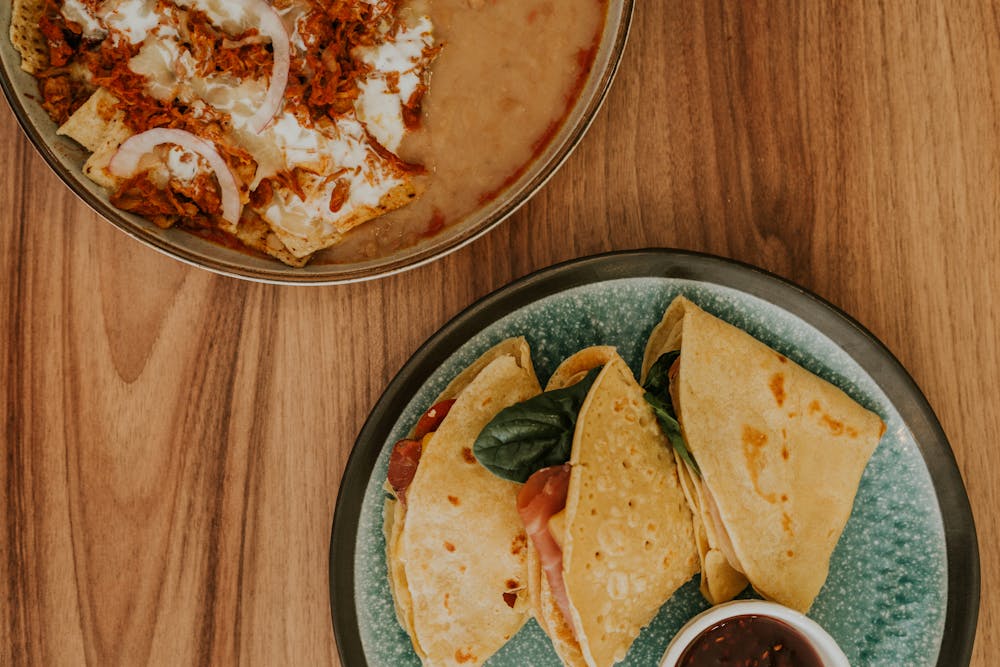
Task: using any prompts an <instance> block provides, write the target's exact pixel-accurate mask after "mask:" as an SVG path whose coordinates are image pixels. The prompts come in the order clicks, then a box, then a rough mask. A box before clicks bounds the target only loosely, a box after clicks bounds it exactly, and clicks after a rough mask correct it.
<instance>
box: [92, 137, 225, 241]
mask: <svg viewBox="0 0 1000 667" xmlns="http://www.w3.org/2000/svg"><path fill="white" fill-rule="evenodd" d="M161 144H176V145H178V146H180V147H181V148H183V149H185V150H188V151H190V152H192V153H197V154H198V155H200V156H201V157H203V158H204V159H205V161H206V162H208V165H209V166H210V167H211V168H212V171H213V172H215V178H216V180H218V181H219V190H220V194H221V197H222V217H223V218H224V219H225V220H226V221H228V222H231V223H233V224H236V223H237V222H239V219H240V213H242V211H243V205H242V203H241V202H240V187H239V185H238V184H237V181H236V177H235V176H234V175H233V172H232V171H231V170H230V169H229V165H228V164H226V161H225V160H223V159H222V156H221V155H219V152H218V151H217V150H216V149H215V146H214V145H213V144H212V143H211V142H209V141H205V140H204V139H201V138H199V137H196V136H195V135H193V134H191V133H190V132H187V131H185V130H174V129H170V128H165V127H158V128H155V129H152V130H148V131H146V132H140V133H139V134H136V135H133V136H131V137H129V138H128V139H126V140H125V141H124V142H122V145H121V146H119V147H118V151H117V152H116V153H115V154H114V156H113V157H112V158H111V162H109V163H108V171H110V172H111V173H112V174H113V175H114V176H118V177H120V178H128V177H130V176H132V175H134V174H135V172H136V170H137V169H138V168H139V161H140V160H141V159H142V157H143V156H144V155H147V154H148V153H150V152H152V150H153V149H154V148H156V147H157V146H159V145H161Z"/></svg>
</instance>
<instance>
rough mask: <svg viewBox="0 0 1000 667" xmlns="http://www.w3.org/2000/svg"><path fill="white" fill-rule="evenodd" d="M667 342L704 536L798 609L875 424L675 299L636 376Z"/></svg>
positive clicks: (764, 589) (849, 497)
mask: <svg viewBox="0 0 1000 667" xmlns="http://www.w3.org/2000/svg"><path fill="white" fill-rule="evenodd" d="M670 345H679V348H680V351H681V356H680V370H679V373H678V378H677V383H678V384H677V397H678V400H677V401H676V402H675V406H674V407H675V409H676V411H677V415H678V421H679V423H680V425H681V430H682V432H683V434H684V438H685V441H686V443H687V447H688V449H689V450H690V452H691V454H692V456H693V457H694V460H695V462H696V463H697V464H698V467H699V469H700V470H701V476H700V477H697V475H691V479H690V481H691V483H692V485H693V486H694V487H695V488H696V489H697V491H698V493H699V495H700V499H701V508H700V512H699V510H697V509H696V510H695V511H696V512H699V513H700V515H701V517H702V518H703V520H704V523H705V529H706V531H707V532H708V534H709V541H711V535H712V533H713V532H714V533H715V538H716V540H717V542H718V551H719V552H720V553H721V554H723V555H724V556H725V558H726V560H727V561H728V562H729V564H730V566H731V567H732V569H733V570H736V571H738V572H743V573H744V574H745V575H746V577H747V579H749V581H750V583H751V585H753V587H754V588H755V589H756V590H757V591H758V592H759V593H760V594H761V595H763V596H764V597H766V598H768V599H771V600H774V601H776V602H779V603H781V604H784V605H786V606H789V607H792V608H794V609H798V610H800V611H807V610H808V609H809V607H810V606H811V605H812V602H813V600H814V599H815V597H816V595H817V594H818V593H819V591H820V589H821V588H822V586H823V583H824V582H825V581H826V577H827V573H828V570H829V564H830V556H831V554H832V553H833V550H834V548H835V547H836V545H837V542H838V540H839V539H840V535H841V533H842V532H843V529H844V526H845V525H846V523H847V519H848V518H849V516H850V514H851V508H852V507H853V504H854V496H855V494H856V493H857V489H858V484H859V483H860V480H861V475H862V473H863V472H864V469H865V466H866V465H867V463H868V459H869V458H870V457H871V454H872V452H873V451H874V450H875V447H876V446H877V444H878V441H879V439H880V438H881V436H882V433H883V432H884V428H885V427H884V425H883V424H882V421H881V420H880V419H879V417H878V416H877V415H875V414H874V413H872V412H869V411H868V410H866V409H864V408H863V407H861V406H860V405H858V404H857V403H856V402H855V401H853V400H852V399H851V398H850V397H849V396H847V395H846V394H845V393H844V392H843V391H841V390H840V389H838V388H837V387H835V386H833V385H832V384H830V383H829V382H827V381H825V380H823V379H822V378H820V377H818V376H816V375H813V374H812V373H810V372H809V371H807V370H805V369H804V368H802V367H800V366H798V365H797V364H795V363H794V362H792V361H790V360H789V359H787V358H785V357H784V356H783V355H781V354H779V353H777V352H775V351H774V350H772V349H771V348H769V347H767V346H766V345H764V344H763V343H761V342H760V341H758V340H756V339H755V338H753V337H752V336H750V335H749V334H747V333H746V332H744V331H742V330H740V329H738V328H736V327H734V326H732V325H730V324H728V323H726V322H723V321H722V320H720V319H718V318H716V317H713V316H712V315H709V314H708V313H706V312H704V311H703V310H701V309H700V308H698V307H697V306H696V305H694V304H693V303H691V302H690V301H688V300H687V299H685V298H683V297H678V298H677V299H676V300H675V301H674V302H673V303H672V304H671V305H670V307H669V308H668V309H667V312H666V314H665V315H664V316H663V320H662V321H661V323H660V324H659V325H658V326H657V328H656V329H655V330H654V332H653V334H652V335H651V336H650V340H649V344H648V346H647V349H646V356H645V360H644V362H643V368H644V373H645V372H648V370H649V368H650V367H651V366H652V364H653V362H655V360H656V359H657V358H658V357H659V356H660V354H662V353H663V352H665V351H667V350H669V349H677V348H676V347H673V348H671V347H670ZM706 505H708V507H706ZM713 506H714V507H713ZM713 510H714V511H713ZM713 558H714V557H713ZM707 563H708V560H707V556H706V568H707ZM706 574H707V575H710V571H709V570H708V569H706ZM709 588H710V589H711V590H715V585H714V584H710V586H709ZM720 590H721V589H720ZM712 601H713V602H719V601H721V600H718V599H716V600H712Z"/></svg>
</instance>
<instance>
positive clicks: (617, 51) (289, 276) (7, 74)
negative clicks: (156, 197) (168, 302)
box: [0, 0, 635, 286]
mask: <svg viewBox="0 0 1000 667" xmlns="http://www.w3.org/2000/svg"><path fill="white" fill-rule="evenodd" d="M607 1H608V14H606V15H605V18H604V21H605V24H604V28H603V30H604V31H605V32H604V33H602V35H603V36H602V41H603V40H604V39H607V40H608V43H609V44H610V50H609V51H608V53H609V56H608V61H607V63H606V65H605V67H604V69H603V71H601V72H600V73H599V75H600V76H599V78H598V79H596V80H595V81H594V83H593V84H588V86H587V87H588V88H591V92H590V94H589V95H587V96H586V97H585V96H584V95H585V92H586V89H585V90H584V91H583V92H581V96H580V97H579V98H578V99H577V101H576V102H575V103H574V106H573V107H572V108H571V109H570V110H569V111H568V112H567V115H566V116H565V117H564V118H563V120H562V126H561V127H560V130H559V133H558V134H557V136H556V138H555V139H554V140H553V142H551V143H550V144H549V145H548V147H547V148H546V150H545V152H544V153H543V154H541V155H539V156H538V157H536V158H534V159H533V160H532V161H531V162H529V163H528V164H529V165H531V166H529V168H528V169H527V170H526V171H525V173H523V174H521V175H520V176H519V177H518V179H517V180H516V181H515V182H514V183H512V184H511V185H510V186H508V187H505V188H504V190H503V193H502V194H503V195H508V196H509V197H510V199H509V200H507V201H504V202H503V203H502V204H500V205H498V206H496V208H495V209H494V210H492V211H490V210H489V205H487V208H486V209H478V210H479V211H483V210H486V211H487V213H485V214H483V219H482V220H481V221H479V222H476V223H475V224H470V225H469V228H468V229H465V230H463V231H462V232H461V233H457V234H456V235H455V237H454V238H452V239H449V241H448V242H447V243H445V244H444V245H442V246H441V247H436V246H430V247H427V248H423V249H420V250H415V251H414V252H412V253H410V254H406V255H405V256H403V257H401V258H398V259H396V260H394V261H387V262H385V263H383V264H380V265H378V266H372V265H371V263H366V262H358V263H354V264H350V265H347V266H352V267H355V265H356V264H360V266H356V268H349V269H345V270H343V271H339V272H333V273H327V272H320V271H310V270H309V269H308V266H309V265H307V266H306V267H303V268H295V267H288V266H285V265H283V264H282V263H281V262H280V261H279V260H277V259H274V258H270V257H268V258H266V260H265V259H261V260H260V261H261V262H262V263H264V262H266V266H260V267H253V266H247V265H245V263H244V262H240V261H239V260H238V258H237V257H236V256H235V255H234V256H233V258H232V259H228V258H225V257H223V256H218V257H211V256H208V255H205V254H203V253H199V252H197V251H195V250H192V249H191V248H188V247H185V246H182V245H178V244H176V243H174V242H172V241H171V240H170V239H169V238H168V237H166V236H163V235H162V234H158V233H156V231H155V230H153V229H151V228H149V227H147V226H145V225H143V224H142V223H141V222H140V220H141V218H140V217H139V216H133V215H132V214H128V213H126V212H123V211H120V210H119V209H117V208H115V207H114V206H112V205H111V204H110V203H109V202H107V201H105V199H104V198H102V197H100V196H99V195H98V194H96V193H95V192H94V191H92V190H90V189H89V188H88V187H87V185H86V183H85V178H86V177H84V176H83V174H82V173H81V171H80V169H76V168H69V167H67V166H65V165H64V164H63V163H62V161H61V159H60V157H59V156H58V155H57V153H56V150H55V149H54V147H53V144H52V143H50V142H49V141H47V140H46V139H45V138H44V136H43V133H42V130H41V129H40V128H39V127H38V126H37V125H36V124H35V123H34V122H33V121H32V119H31V115H30V114H29V112H28V109H27V107H26V104H25V101H24V100H23V99H22V98H24V97H26V98H29V99H31V100H32V102H33V103H34V101H33V97H34V95H35V91H27V92H25V91H21V90H20V87H19V86H17V85H16V84H15V82H14V76H15V75H16V73H18V72H21V70H20V54H18V53H17V51H16V49H14V47H13V45H12V44H11V43H10V40H9V38H8V37H6V35H7V33H8V32H9V23H10V21H9V17H10V12H11V11H12V5H9V4H8V5H6V6H5V7H4V8H3V9H2V10H0V15H5V16H6V17H7V18H8V20H7V21H4V22H3V25H0V29H2V30H0V32H3V34H4V36H5V39H6V42H5V43H4V45H3V47H2V48H0V89H2V90H3V95H4V98H5V99H6V100H7V104H8V106H9V107H10V109H11V111H12V112H13V114H14V117H15V118H16V119H17V123H18V126H19V127H20V128H21V131H22V132H23V133H24V134H25V136H27V138H28V141H29V142H30V143H31V145H32V146H33V147H34V149H35V150H36V151H38V153H39V154H41V156H42V158H43V160H44V161H45V163H46V164H47V165H48V167H49V168H50V169H51V170H52V171H53V172H54V173H55V174H56V176H57V177H58V178H59V179H60V180H61V181H62V182H63V183H64V184H65V185H66V186H67V187H68V188H69V190H70V191H71V192H72V193H73V194H75V195H76V196H77V197H78V198H79V199H80V200H82V201H83V202H84V203H85V204H86V205H87V206H88V207H89V208H90V209H91V210H92V211H94V212H95V213H97V214H98V215H99V216H100V217H101V218H102V219H103V220H104V221H106V222H108V223H110V224H111V225H112V226H114V227H115V228H116V229H118V230H119V231H121V232H123V233H125V234H126V235H128V236H130V237H131V238H133V239H135V240H137V241H139V242H140V243H142V244H143V245H145V246H147V247H149V248H152V249H153V250H156V251H157V252H159V253H161V254H163V255H166V256H168V257H172V258H173V259H176V260H178V261H180V262H182V263H184V264H187V265H188V266H192V267H195V268H199V269H204V270H207V271H209V272H211V273H215V274H217V275H222V276H227V277H231V278H237V279H240V280H247V281H250V282H258V283H265V284H272V285H289V286H292V285H317V286H324V285H339V284H348V283H356V282H364V281H368V280H375V279H378V278H384V277H388V276H391V275H396V274H398V273H402V272H404V271H409V270H411V269H415V268H418V267H421V266H424V265H426V264H429V263H431V262H433V261H436V260H438V259H441V258H443V257H445V256H447V255H449V254H451V253H453V252H455V251H457V250H459V249H461V248H463V247H465V246H467V245H469V244H470V243H472V242H473V241H475V240H477V239H479V238H481V237H482V236H484V235H486V234H487V233H489V232H490V231H492V230H493V229H494V228H496V227H497V226H499V225H500V224H501V223H502V222H504V221H505V220H507V219H508V218H509V217H511V216H512V215H513V214H514V213H515V212H516V211H517V210H518V209H519V208H521V207H522V206H523V205H524V204H525V203H527V202H528V201H529V200H530V199H531V198H532V197H534V196H535V195H536V194H537V193H538V191H539V190H541V189H542V188H543V187H544V186H545V184H546V183H548V181H549V179H551V178H552V177H553V176H554V175H555V174H556V172H558V171H559V169H560V168H561V167H562V166H563V164H564V163H565V162H566V160H567V159H568V158H569V156H570V155H571V154H572V153H573V151H574V150H575V149H576V147H577V146H578V145H579V143H580V141H581V140H582V139H583V137H584V136H585V135H586V133H587V131H588V130H589V128H590V126H591V124H592V123H593V122H594V119H595V118H596V117H597V114H598V113H599V111H600V110H601V108H602V107H603V105H604V101H605V99H606V98H607V95H608V92H609V91H610V89H611V85H612V83H613V82H614V79H615V77H616V75H617V73H618V70H619V68H620V65H621V60H622V57H623V56H624V53H625V49H626V47H627V44H628V37H629V34H630V32H631V26H632V19H633V15H634V8H635V0H607ZM616 2H620V5H621V7H620V10H619V12H618V13H617V14H612V13H611V11H612V10H613V9H614V6H613V5H615V4H616ZM609 22H612V23H614V22H617V30H616V31H615V32H614V33H613V34H609V33H607V30H608V28H609ZM5 53H12V54H13V55H11V56H6V55H4V54H5ZM595 72H596V70H591V73H590V75H589V76H590V77H593V76H594V74H595ZM27 76H31V75H27ZM32 78H33V77H32ZM591 86H592V87H591ZM577 114H579V115H578V116H577ZM559 135H562V136H561V138H560V137H559ZM557 140H558V142H557ZM494 201H500V198H498V199H496V200H494ZM470 215H472V216H474V215H477V213H476V212H473V213H472V214H470ZM149 224H152V223H149ZM457 224H464V223H463V222H459V223H457ZM204 243H209V242H208V241H204ZM247 257H249V255H248V256H247ZM330 266H336V265H330Z"/></svg>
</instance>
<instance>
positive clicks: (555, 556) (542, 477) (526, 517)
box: [517, 464, 576, 635]
mask: <svg viewBox="0 0 1000 667" xmlns="http://www.w3.org/2000/svg"><path fill="white" fill-rule="evenodd" d="M569 473H570V465H569V464H563V465H561V466H551V467H548V468H542V469H541V470H539V471H537V472H535V473H534V474H533V475H532V476H531V477H529V478H528V481H527V482H525V484H524V487H522V488H521V491H520V493H518V495H517V511H518V513H519V514H520V515H521V521H523V522H524V530H525V532H526V533H527V534H528V537H529V538H531V543H532V544H533V545H534V546H535V549H536V550H537V551H538V558H539V561H540V562H541V565H542V570H543V571H544V572H545V577H546V579H547V580H548V582H549V588H551V589H552V597H553V599H555V602H556V606H558V607H559V611H560V612H562V615H563V618H564V619H566V625H568V626H569V627H570V629H572V630H573V633H574V635H575V634H576V631H575V629H574V626H573V617H572V615H571V614H570V604H569V595H568V594H567V593H566V582H565V580H564V579H563V570H562V549H561V548H560V547H559V544H558V543H557V542H556V540H555V538H553V537H552V533H551V532H550V531H549V519H551V518H552V516H553V515H554V514H558V513H559V512H561V511H562V510H563V509H564V508H565V507H566V495H567V492H568V491H569Z"/></svg>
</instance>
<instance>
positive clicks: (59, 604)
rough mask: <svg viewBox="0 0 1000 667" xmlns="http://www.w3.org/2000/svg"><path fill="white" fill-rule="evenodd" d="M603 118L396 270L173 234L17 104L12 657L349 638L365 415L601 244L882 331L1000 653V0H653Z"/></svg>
mask: <svg viewBox="0 0 1000 667" xmlns="http://www.w3.org/2000/svg"><path fill="white" fill-rule="evenodd" d="M640 5H641V6H640V7H639V8H638V10H637V13H636V17H635V22H634V27H633V33H632V38H631V41H630V45H629V50H628V52H627V54H626V57H625V59H624V62H623V64H622V69H621V72H620V75H619V79H618V81H617V82H616V84H615V87H614V89H613V91H612V93H611V95H610V97H609V99H608V101H607V103H606V105H605V108H604V109H603V110H602V112H601V114H600V116H599V118H598V119H597V121H596V123H595V124H594V126H593V128H592V129H591V131H590V133H589V135H588V136H587V138H586V139H585V140H584V142H583V143H582V145H581V146H580V147H579V149H578V150H577V151H576V153H575V154H574V155H573V157H572V158H571V159H570V160H569V162H568V163H567V164H566V165H565V167H564V168H563V169H562V171H561V172H560V173H559V174H558V175H557V176H556V177H555V178H554V179H553V180H552V181H551V183H550V184H549V185H548V186H547V187H546V188H545V189H544V191H543V192H542V193H540V194H539V195H538V196H537V197H536V198H535V199H534V200H532V201H531V202H530V203H529V204H528V205H527V206H525V207H524V208H523V209H521V210H520V211H519V212H518V213H517V214H516V215H515V216H514V217H513V218H512V219H511V220H510V221H508V222H507V223H505V224H504V225H502V226H501V227H500V228H499V229H497V230H495V231H494V232H492V233H491V234H489V235H487V236H486V237H485V238H483V239H481V240H479V241H477V242H476V243H474V244H473V245H471V246H470V247H467V248H465V249H463V250H462V251H460V252H457V253H455V254H453V255H451V256H449V257H447V258H445V259H444V260H442V261H440V262H437V263H435V264H432V265H430V266H426V267H423V268H420V269H417V270H414V271H411V272H409V273H406V274H403V275H400V276H395V277H391V278H388V279H385V280H381V281H378V282H373V283H366V284H361V285H351V286H344V287H335V288H320V289H315V288H314V289H305V288H298V289H297V288H284V287H272V286H261V285H254V284H247V283H242V282H238V281H235V280H231V279H226V278H220V277H216V276H213V275H210V274H208V273H206V272H202V271H199V270H195V269H190V268H188V267H185V266H182V265H180V264H179V263H176V262H174V261H171V260H169V259H166V258H164V257H161V256H160V255H158V254H157V253H155V252H154V251H152V250H148V249H146V248H144V247H141V246H139V245H138V244H137V243H135V242H133V241H131V240H130V239H128V238H126V237H125V236H124V235H122V234H119V233H118V232H117V231H115V230H114V229H113V228H112V227H111V226H110V225H108V224H106V223H104V222H103V221H101V220H100V219H99V218H98V217H97V216H96V215H94V214H93V213H91V212H90V211H89V210H88V209H87V208H86V207H85V206H84V205H83V204H82V203H80V202H79V201H77V200H76V199H75V198H74V197H73V195H72V194H70V193H69V192H68V190H66V189H65V188H64V187H63V186H62V185H61V184H60V183H59V182H58V180H57V179H56V177H55V176H54V175H53V174H52V173H50V172H49V170H48V169H47V167H46V166H45V165H44V164H43V162H42V160H41V158H40V157H38V156H37V155H36V154H35V153H34V151H33V150H32V149H31V148H30V146H29V145H28V143H27V142H26V140H25V139H24V138H23V136H22V135H21V134H20V132H19V131H18V129H17V126H16V123H15V121H14V119H13V117H12V115H11V114H10V112H9V111H7V110H4V111H0V133H2V136H4V137H6V141H4V142H3V145H2V146H0V155H2V163H3V164H4V165H5V166H6V175H5V178H3V179H2V182H0V202H2V206H0V210H2V213H0V262H2V264H0V272H2V274H0V275H2V277H0V313H2V316H0V373H2V377H0V403H2V405H4V406H5V408H6V410H5V417H4V418H5V421H4V426H3V429H2V431H0V432H2V434H3V438H2V440H3V442H2V444H3V448H2V456H0V483H2V485H3V490H4V493H3V495H2V496H0V515H2V516H3V517H4V519H5V521H4V530H3V532H2V533H0V581H2V582H3V584H4V587H5V591H4V593H5V595H4V598H5V603H0V664H38V665H76V664H92V665H106V664H121V665H133V664H143V663H151V664H166V665H176V664H206V665H207V664H230V663H236V662H240V663H245V664H260V665H277V664H295V665H305V664H309V665H315V664H336V662H337V658H336V648H335V645H334V639H333V632H332V628H331V623H330V611H329V606H328V594H327V546H328V539H329V534H330V520H331V517H332V512H333V505H334V501H335V498H336V494H337V488H338V484H339V480H340V477H341V474H342V471H343V469H344V465H345V463H346V459H347V456H348V454H349V450H350V447H351V443H352V442H353V439H354V436H355V435H356V433H357V432H358V430H359V429H360V427H361V424H362V423H363V420H364V418H365V415H366V414H367V412H368V410H369V409H370V407H371V406H372V405H373V403H374V402H375V400H376V399H377V397H378V395H379V394H380V392H381V391H382V390H383V389H384V387H385V386H386V384H387V383H388V381H389V380H390V378H391V377H392V375H393V374H394V373H395V372H396V371H397V370H398V369H399V368H400V366H401V365H402V364H403V363H404V362H405V360H406V359H407V358H408V357H409V355H410V354H412V353H413V351H414V350H415V349H416V348H417V347H418V346H419V344H420V343H421V342H422V341H423V340H424V339H425V338H426V337H427V336H429V335H430V334H431V333H433V331H435V330H436V329H437V328H438V327H439V326H440V325H441V324H443V323H444V322H445V321H446V320H447V319H448V318H449V317H451V316H452V315H454V314H456V313H457V312H458V311H459V310H461V309H462V308H463V307H464V306H466V305H468V304H469V303H470V302H471V301H473V300H474V299H476V298H477V297H480V296H482V295H484V294H486V293H488V292H489V291H491V290H493V289H496V288H498V287H500V286H502V285H504V284H505V283H507V282H508V281H510V280H512V279H513V278H516V277H519V276H522V275H524V274H526V273H528V272H530V271H532V270H534V269H537V268H541V267H544V266H548V265H550V264H552V263H555V262H558V261H561V260H566V259H570V258H573V257H576V256H580V255H585V254H591V253H595V252H600V251H606V250H612V249H623V248H638V247H645V246H661V245H662V246H677V247H683V248H690V249H695V250H701V251H707V252H712V253H716V254H721V255H725V256H729V257H734V258H737V259H740V260H743V261H747V262H751V263H754V264H758V265H760V266H763V267H764V268H766V269H769V270H772V271H775V272H777V273H779V274H781V275H783V276H785V277H787V278H789V279H791V280H793V281H796V282H798V283H800V284H802V285H804V286H805V287H807V288H809V289H812V290H814V291H815V292H817V293H818V294H820V295H821V296H823V297H825V298H827V299H829V300H830V301H832V302H834V303H835V304H837V305H839V306H841V307H842V308H844V309H845V310H846V311H848V312H849V313H851V314H852V315H853V316H855V317H856V318H857V319H858V320H860V321H861V322H862V323H863V324H864V325H865V326H867V327H868V328H869V329H871V330H872V331H873V332H874V333H875V334H876V335H877V336H879V337H880V338H881V339H882V340H883V341H884V342H885V343H886V344H887V345H888V346H889V348H890V349H891V350H893V352H894V353H895V354H896V355H897V356H898V357H899V359H900V360H901V361H902V363H903V364H904V365H905V366H906V367H907V368H908V369H909V370H910V372H911V373H912V374H913V376H914V378H915V379H916V381H917V382H918V384H919V385H920V386H921V387H922V388H923V390H924V392H925V393H926V394H927V397H928V399H929V400H930V402H931V404H932V405H933V406H934V408H935V409H936V410H937V413H938V415H939V417H940V419H941V422H942V424H943V426H944V429H945V431H946V432H947V434H948V436H949V437H950V439H951V442H952V446H953V448H954V450H955V455H956V457H957V459H958V462H959V464H960V467H961V469H962V472H963V474H964V476H965V479H966V482H967V486H968V490H969V494H970V496H971V499H972V505H973V509H974V512H975V514H976V517H977V520H978V521H977V523H978V530H979V540H980V549H981V555H982V561H983V592H984V598H983V600H984V601H983V603H982V605H981V616H980V623H979V634H978V638H977V642H976V648H975V653H974V659H973V664H974V665H977V666H979V667H985V666H986V665H990V664H993V663H994V662H995V659H996V656H997V655H1000V627H998V623H1000V601H998V598H997V597H996V595H994V593H995V590H994V589H995V588H996V587H997V586H998V585H1000V549H998V547H997V544H998V542H1000V531H998V530H997V521H996V516H997V514H998V513H1000V483H998V481H1000V480H998V476H997V473H996V470H997V466H996V457H995V456H994V451H995V450H996V447H997V443H998V442H1000V411H998V409H997V407H996V406H997V397H998V396H1000V371H998V369H1000V355H998V343H1000V336H998V333H997V332H998V331H1000V297H998V296H997V286H998V285H1000V8H998V5H997V4H996V3H995V2H992V1H990V0H959V1H956V2H951V1H950V0H948V1H945V0H937V1H934V0H926V1H922V2H900V1H887V2H879V3H875V2H870V3H860V2H859V3H837V2H801V3H793V2H782V3H757V2H723V1H721V0H709V1H708V2H705V3H666V2H645V3H640Z"/></svg>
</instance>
